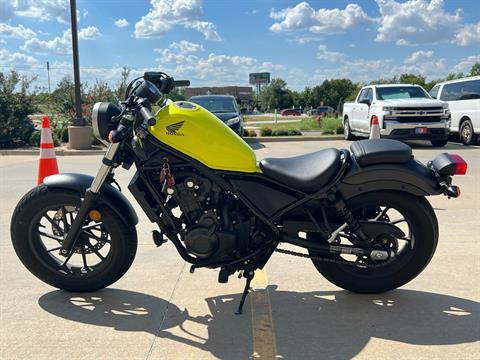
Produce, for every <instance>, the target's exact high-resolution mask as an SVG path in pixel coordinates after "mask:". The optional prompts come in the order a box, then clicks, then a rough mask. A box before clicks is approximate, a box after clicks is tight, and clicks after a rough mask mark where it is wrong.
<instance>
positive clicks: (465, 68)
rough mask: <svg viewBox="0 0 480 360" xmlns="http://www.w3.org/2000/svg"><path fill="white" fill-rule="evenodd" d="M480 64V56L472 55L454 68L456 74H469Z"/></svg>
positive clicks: (461, 60)
mask: <svg viewBox="0 0 480 360" xmlns="http://www.w3.org/2000/svg"><path fill="white" fill-rule="evenodd" d="M477 62H480V55H471V56H467V57H464V58H462V59H460V61H459V62H458V63H457V64H456V65H455V66H454V67H453V68H452V71H450V72H455V73H464V74H469V73H470V70H471V69H472V66H473V65H474V64H476V63H477Z"/></svg>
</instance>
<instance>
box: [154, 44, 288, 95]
mask: <svg viewBox="0 0 480 360" xmlns="http://www.w3.org/2000/svg"><path fill="white" fill-rule="evenodd" d="M202 50H203V47H202V46H201V45H199V44H194V43H189V42H187V41H181V42H180V43H172V44H170V46H169V47H168V48H165V49H155V50H154V51H155V52H157V53H158V54H160V57H159V58H158V59H157V61H158V63H159V66H158V67H159V69H161V70H162V71H165V72H167V73H169V74H172V75H173V76H175V78H179V79H180V78H186V79H189V80H191V81H192V84H194V86H199V85H226V84H233V85H240V84H247V83H248V74H249V73H250V72H256V71H271V72H277V73H278V72H279V71H285V70H286V67H285V66H283V65H279V64H273V63H271V62H267V61H260V60H258V59H256V58H253V57H250V56H237V55H224V54H215V53H210V54H208V55H201V54H200V52H201V51H202Z"/></svg>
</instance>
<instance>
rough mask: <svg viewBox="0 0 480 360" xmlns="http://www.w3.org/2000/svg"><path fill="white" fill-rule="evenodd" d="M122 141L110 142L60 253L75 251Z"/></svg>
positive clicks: (65, 254)
mask: <svg viewBox="0 0 480 360" xmlns="http://www.w3.org/2000/svg"><path fill="white" fill-rule="evenodd" d="M119 145H120V143H115V144H110V146H109V148H108V150H107V153H106V154H105V156H104V157H103V159H102V166H100V169H99V170H98V173H97V176H95V179H93V181H92V184H91V185H90V188H88V189H87V190H86V191H85V196H84V198H83V199H82V203H81V205H80V208H79V209H78V212H77V216H76V217H75V220H74V221H73V223H72V225H71V226H70V230H69V231H68V233H67V236H66V237H65V239H64V240H63V244H62V248H61V250H60V255H63V256H65V257H66V256H68V255H70V253H71V252H72V251H73V249H74V247H75V243H76V241H77V239H78V236H79V235H80V232H81V230H82V226H83V224H84V223H85V219H86V218H87V216H88V212H89V211H90V208H91V206H92V204H93V203H94V202H95V199H96V197H97V195H98V192H99V191H100V188H101V187H102V185H103V183H104V182H105V179H106V178H107V176H108V174H109V173H110V171H111V170H112V166H113V158H114V156H115V154H116V153H117V150H118V147H119Z"/></svg>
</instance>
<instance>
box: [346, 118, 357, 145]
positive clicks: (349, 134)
mask: <svg viewBox="0 0 480 360" xmlns="http://www.w3.org/2000/svg"><path fill="white" fill-rule="evenodd" d="M343 137H344V138H345V140H355V136H353V134H352V129H350V122H349V121H348V117H346V118H345V121H344V122H343Z"/></svg>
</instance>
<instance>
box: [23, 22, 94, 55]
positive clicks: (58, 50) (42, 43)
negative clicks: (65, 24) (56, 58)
mask: <svg viewBox="0 0 480 360" xmlns="http://www.w3.org/2000/svg"><path fill="white" fill-rule="evenodd" d="M100 35H101V34H100V31H99V30H98V29H97V28H96V27H95V26H89V27H87V28H83V29H80V30H79V31H78V39H79V40H93V39H96V38H98V37H99V36H100ZM21 49H22V50H24V51H28V52H33V53H37V54H57V55H69V54H71V53H72V33H71V31H70V29H67V30H65V31H64V32H63V34H62V35H61V36H57V37H55V38H53V39H51V40H40V39H38V38H36V37H34V38H32V39H29V40H27V41H25V43H24V44H23V46H22V47H21Z"/></svg>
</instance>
